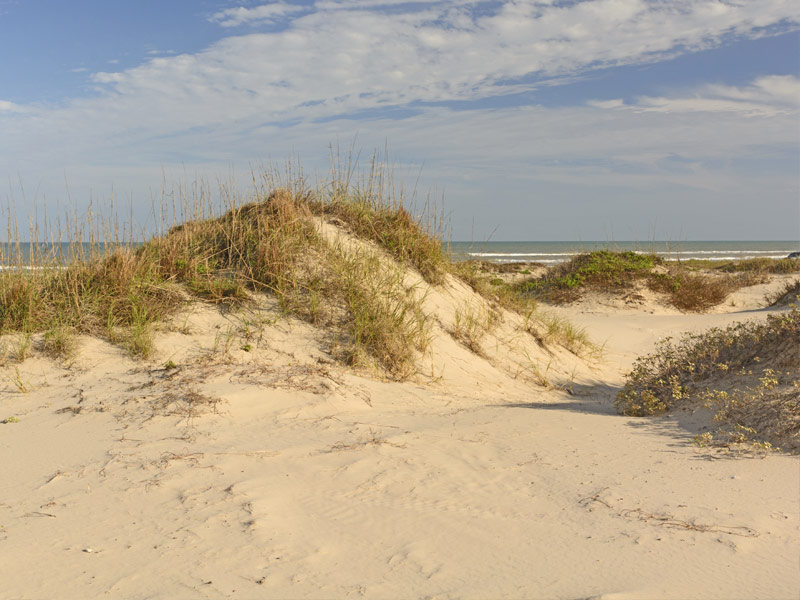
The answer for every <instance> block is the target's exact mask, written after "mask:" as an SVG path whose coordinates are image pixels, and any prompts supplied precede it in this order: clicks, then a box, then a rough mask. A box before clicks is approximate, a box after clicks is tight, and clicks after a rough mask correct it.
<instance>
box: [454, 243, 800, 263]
mask: <svg viewBox="0 0 800 600" xmlns="http://www.w3.org/2000/svg"><path fill="white" fill-rule="evenodd" d="M450 250H451V252H452V254H453V259H454V260H470V259H475V260H484V261H488V262H496V263H504V262H520V261H524V262H538V263H543V264H545V265H553V264H556V263H559V262H564V261H567V260H569V259H570V258H572V257H573V256H575V255H576V254H580V253H583V252H591V251H592V250H617V251H628V250H630V251H633V252H640V253H655V254H657V255H659V256H661V257H663V258H664V259H666V260H672V261H678V260H690V259H693V258H696V259H704V260H715V261H722V260H740V259H745V258H786V257H787V256H788V255H789V253H791V252H798V251H800V241H777V242H776V241H769V242H752V241H751V242H736V241H729V242H665V241H655V242H451V243H450Z"/></svg>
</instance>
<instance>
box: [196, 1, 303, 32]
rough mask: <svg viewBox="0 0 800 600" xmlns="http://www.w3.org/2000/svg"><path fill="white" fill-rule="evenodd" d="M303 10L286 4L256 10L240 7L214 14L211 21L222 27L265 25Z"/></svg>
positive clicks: (276, 3)
mask: <svg viewBox="0 0 800 600" xmlns="http://www.w3.org/2000/svg"><path fill="white" fill-rule="evenodd" d="M302 10H304V9H303V7H302V6H292V5H291V4H286V3H285V2H273V3H271V4H262V5H261V6H256V7H254V8H245V7H243V6H239V7H236V8H227V9H225V10H223V11H220V12H217V13H214V14H213V15H212V16H211V18H210V19H209V21H212V22H215V23H219V24H220V25H221V26H222V27H238V26H239V25H244V24H264V23H270V22H272V21H275V20H276V19H279V18H281V17H284V16H286V15H288V14H291V13H295V12H300V11H302Z"/></svg>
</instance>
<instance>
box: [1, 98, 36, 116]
mask: <svg viewBox="0 0 800 600" xmlns="http://www.w3.org/2000/svg"><path fill="white" fill-rule="evenodd" d="M3 112H6V113H31V112H33V109H32V108H31V107H29V106H23V105H21V104H14V103H13V102H9V101H8V100H0V114H1V113H3Z"/></svg>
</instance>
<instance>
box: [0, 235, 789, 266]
mask: <svg viewBox="0 0 800 600" xmlns="http://www.w3.org/2000/svg"><path fill="white" fill-rule="evenodd" d="M142 243H143V242H133V243H125V244H119V245H113V244H103V243H95V244H94V248H92V245H91V244H89V243H82V244H77V245H76V244H72V243H69V242H63V243H56V244H50V243H43V242H39V243H30V242H20V243H7V242H0V268H2V267H3V266H5V267H8V266H17V265H27V266H31V265H35V264H37V263H44V264H45V265H49V264H51V263H52V262H53V261H55V262H56V263H60V264H67V263H69V262H70V261H72V260H73V259H74V258H88V257H91V256H98V255H100V256H102V255H103V254H105V253H107V252H110V251H111V250H113V249H115V248H120V247H131V246H132V247H137V246H140V245H142ZM447 246H448V247H449V250H450V253H451V255H452V258H453V260H456V261H464V260H483V261H486V262H496V263H507V262H537V263H542V264H545V265H553V264H557V263H560V262H565V261H568V260H569V259H571V258H572V257H573V256H575V255H577V254H581V253H585V252H592V251H594V250H615V251H623V252H625V251H631V252H638V253H652V254H656V255H658V256H661V257H662V258H664V259H665V260H668V261H682V260H692V259H704V260H712V261H724V260H740V259H748V258H772V259H779V258H786V257H787V256H788V255H789V254H790V253H791V252H798V251H800V241H793V240H782V241H781V240H778V241H776V240H765V241H752V240H748V241H737V240H730V241H687V242H673V241H650V242H634V241H614V242H607V241H557V242H554V241H550V242H538V241H515V242H463V241H459V242H448V243H447ZM76 255H77V256H76ZM37 257H38V259H37Z"/></svg>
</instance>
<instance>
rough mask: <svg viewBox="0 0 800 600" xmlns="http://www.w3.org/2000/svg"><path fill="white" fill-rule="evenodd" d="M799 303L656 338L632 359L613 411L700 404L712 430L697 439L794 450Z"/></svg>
mask: <svg viewBox="0 0 800 600" xmlns="http://www.w3.org/2000/svg"><path fill="white" fill-rule="evenodd" d="M798 340H800V309H798V308H797V307H794V308H791V309H790V310H789V311H788V312H783V313H777V314H771V315H768V317H767V319H766V320H764V321H747V322H742V323H738V324H735V325H732V326H730V327H728V328H726V329H711V330H708V331H705V332H702V333H688V334H686V335H685V336H684V337H683V338H682V339H681V340H679V341H673V340H671V339H667V340H664V341H662V342H661V343H660V344H659V346H658V347H657V349H656V351H655V352H654V353H652V354H650V355H648V356H644V357H641V358H639V359H638V360H637V361H636V363H635V364H634V367H633V369H632V371H631V372H630V373H629V374H628V375H627V378H626V383H625V386H624V387H623V389H622V390H621V391H620V392H619V394H618V396H617V401H616V407H617V410H618V411H620V412H621V413H623V414H626V415H631V416H648V415H657V414H661V413H664V412H668V411H670V410H672V409H674V408H677V407H689V408H697V407H701V406H702V407H706V408H708V409H710V410H711V411H712V412H713V414H714V422H715V423H716V424H717V429H716V430H715V431H710V432H708V433H707V434H703V435H702V436H699V438H698V442H699V443H701V444H704V445H712V444H717V445H727V444H731V443H738V442H755V443H757V444H761V445H762V446H763V447H767V448H769V447H773V446H775V447H782V448H784V449H787V450H792V451H800V402H798V399H799V398H800V343H798Z"/></svg>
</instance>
